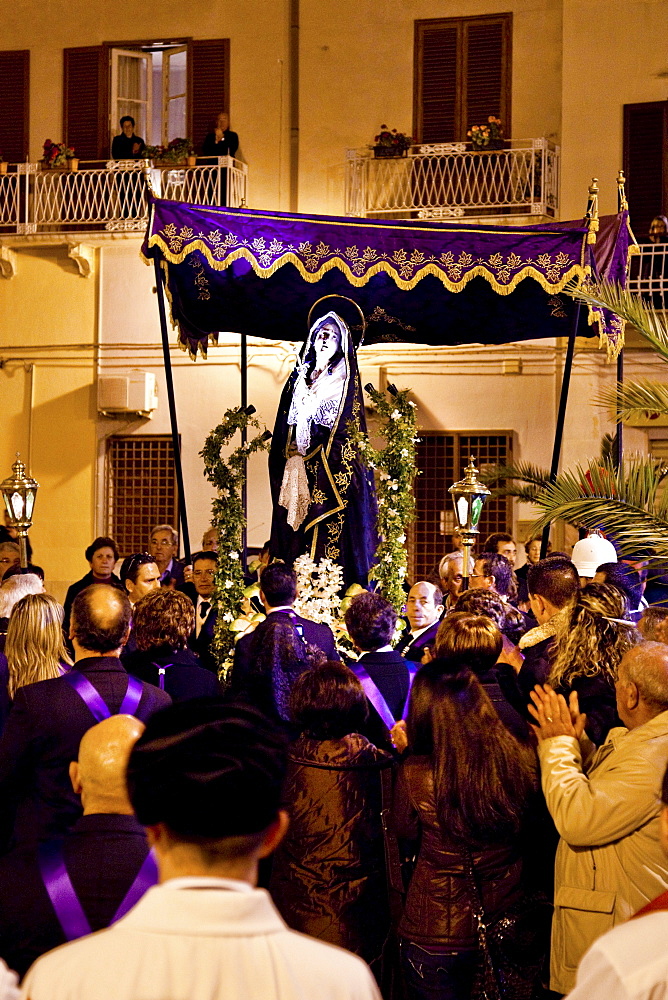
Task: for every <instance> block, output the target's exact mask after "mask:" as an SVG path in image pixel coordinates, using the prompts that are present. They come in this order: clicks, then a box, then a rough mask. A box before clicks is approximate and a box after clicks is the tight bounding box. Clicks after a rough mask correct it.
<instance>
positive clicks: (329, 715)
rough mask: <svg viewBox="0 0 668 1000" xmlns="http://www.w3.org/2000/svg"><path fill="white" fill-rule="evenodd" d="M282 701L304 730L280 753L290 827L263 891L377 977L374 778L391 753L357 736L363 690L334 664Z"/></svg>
mask: <svg viewBox="0 0 668 1000" xmlns="http://www.w3.org/2000/svg"><path fill="white" fill-rule="evenodd" d="M290 702H291V706H292V711H293V716H294V719H295V722H296V723H297V724H298V725H299V726H300V728H301V729H302V734H301V736H300V737H299V739H298V740H296V742H294V743H293V744H292V745H291V746H290V748H289V750H288V773H287V778H286V783H285V789H284V803H285V807H286V808H287V809H288V810H289V812H290V826H289V829H288V832H287V835H286V837H285V839H284V840H283V842H282V843H281V845H280V847H279V848H278V850H277V851H276V853H275V855H274V859H273V868H272V876H271V882H270V886H269V888H270V891H271V895H272V898H273V900H274V902H275V903H276V906H277V907H278V909H279V910H280V912H281V914H282V915H283V917H284V919H285V921H286V923H288V924H289V925H290V927H292V928H294V930H298V931H302V932H303V933H305V934H310V935H312V936H313V937H317V938H321V939H322V940H323V941H328V942H330V943H331V944H337V945H340V946H341V947H344V948H348V949H349V950H350V951H354V952H356V953H357V954H358V955H361V956H362V958H364V959H365V960H366V961H367V962H368V963H369V964H370V965H371V968H372V970H373V971H374V972H376V973H378V968H379V964H380V956H381V952H382V949H383V944H384V942H385V938H386V937H387V933H388V930H389V909H388V894H387V886H386V878H385V859H384V846H383V833H382V828H381V805H382V798H383V793H382V785H383V779H382V774H383V772H385V773H386V774H387V777H388V778H389V775H390V770H389V769H390V768H391V766H392V763H393V758H392V757H391V756H390V755H389V754H387V753H385V752H384V751H383V750H378V749H377V748H376V747H375V746H373V744H372V743H369V741H368V740H367V739H366V738H365V737H364V736H361V735H360V729H361V728H362V727H363V726H364V723H365V721H366V716H367V702H366V696H365V694H364V690H363V688H362V685H361V683H360V682H359V680H358V679H357V677H356V676H355V674H354V673H353V672H352V671H351V670H349V669H348V667H346V666H344V665H343V664H342V663H335V662H333V661H331V660H330V661H329V662H327V663H325V664H323V665H322V666H319V667H315V668H314V669H312V670H309V671H307V672H306V673H303V674H302V675H301V676H300V677H298V678H297V680H296V681H295V684H294V687H293V689H292V694H291V699H290ZM388 791H389V786H388ZM389 805H390V803H389V802H388V808H389Z"/></svg>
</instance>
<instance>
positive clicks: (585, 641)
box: [548, 583, 640, 746]
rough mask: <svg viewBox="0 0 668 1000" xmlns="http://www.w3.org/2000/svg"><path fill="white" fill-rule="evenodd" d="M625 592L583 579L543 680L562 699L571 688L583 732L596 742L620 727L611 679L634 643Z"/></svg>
mask: <svg viewBox="0 0 668 1000" xmlns="http://www.w3.org/2000/svg"><path fill="white" fill-rule="evenodd" d="M626 616H627V607H626V596H625V595H624V594H623V593H622V592H621V590H618V589H617V587H613V586H612V585H611V584H609V583H588V584H587V585H586V586H585V587H583V588H582V590H581V591H580V596H579V598H578V599H577V601H576V602H575V604H574V605H573V607H572V608H571V612H570V615H569V616H568V618H567V620H566V624H565V627H564V629H563V632H562V633H561V635H558V636H557V642H556V647H555V655H554V660H553V663H552V670H551V671H550V676H549V677H548V683H549V684H551V685H552V687H553V688H554V689H555V691H557V692H558V693H559V694H563V696H564V698H565V699H566V701H568V698H569V695H570V693H571V691H577V695H578V702H579V705H580V711H581V712H584V713H585V714H586V716H587V724H586V731H587V735H588V736H589V738H590V739H591V741H592V742H593V743H595V744H596V745H597V746H600V744H601V743H603V742H604V741H605V738H606V736H607V735H608V731H609V730H610V729H612V728H613V726H620V725H622V723H621V722H620V720H619V718H618V716H617V703H616V698H615V680H616V678H617V668H618V667H619V663H620V660H621V658H622V656H623V655H624V653H625V652H626V651H627V649H631V647H632V646H635V645H636V643H638V642H639V641H640V635H639V633H638V631H637V630H636V627H635V625H634V623H633V622H630V621H627V620H626Z"/></svg>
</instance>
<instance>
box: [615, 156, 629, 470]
mask: <svg viewBox="0 0 668 1000" xmlns="http://www.w3.org/2000/svg"><path fill="white" fill-rule="evenodd" d="M625 185H626V178H625V177H624V171H623V170H620V171H619V172H618V173H617V213H618V214H621V213H622V212H625V211H627V209H628V207H629V203H628V201H627V200H626V188H625ZM627 266H628V265H627ZM623 382H624V347H623V346H622V347H621V348H620V350H619V354H618V355H617V413H618V414H619V406H620V403H621V387H622V385H623ZM623 431H624V425H623V423H622V420H621V419H620V417H619V416H617V437H616V439H615V466H616V467H617V468H618V469H621V467H622V460H623V455H624V442H623Z"/></svg>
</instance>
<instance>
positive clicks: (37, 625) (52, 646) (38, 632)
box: [5, 594, 72, 698]
mask: <svg viewBox="0 0 668 1000" xmlns="http://www.w3.org/2000/svg"><path fill="white" fill-rule="evenodd" d="M63 614H64V612H63V607H62V605H61V604H59V603H58V601H56V600H55V599H54V598H53V597H51V596H50V595H49V594H28V595H27V596H26V597H23V598H22V599H21V600H20V601H18V602H17V604H15V605H14V609H13V611H12V614H11V617H10V619H9V626H8V628H7V642H6V645H5V656H6V657H7V667H8V669H9V682H8V692H9V697H10V698H13V697H14V695H15V694H16V692H17V690H18V689H19V688H20V687H24V686H25V685H26V684H34V683H35V681H45V680H48V679H49V678H51V677H60V675H61V674H63V673H65V671H66V670H68V669H69V667H71V666H72V660H71V658H70V655H69V653H68V652H67V650H66V648H65V643H64V641H63Z"/></svg>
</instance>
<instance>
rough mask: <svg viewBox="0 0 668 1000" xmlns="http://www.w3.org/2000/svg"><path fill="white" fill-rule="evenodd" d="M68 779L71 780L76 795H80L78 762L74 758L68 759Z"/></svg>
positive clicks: (80, 785)
mask: <svg viewBox="0 0 668 1000" xmlns="http://www.w3.org/2000/svg"><path fill="white" fill-rule="evenodd" d="M69 773H70V781H71V782H72V788H73V789H74V792H75V794H76V795H81V789H82V784H81V780H80V778H79V762H78V761H76V760H73V761H70V766H69Z"/></svg>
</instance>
